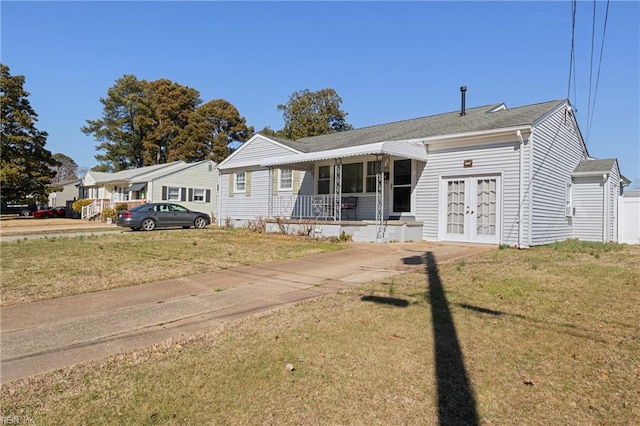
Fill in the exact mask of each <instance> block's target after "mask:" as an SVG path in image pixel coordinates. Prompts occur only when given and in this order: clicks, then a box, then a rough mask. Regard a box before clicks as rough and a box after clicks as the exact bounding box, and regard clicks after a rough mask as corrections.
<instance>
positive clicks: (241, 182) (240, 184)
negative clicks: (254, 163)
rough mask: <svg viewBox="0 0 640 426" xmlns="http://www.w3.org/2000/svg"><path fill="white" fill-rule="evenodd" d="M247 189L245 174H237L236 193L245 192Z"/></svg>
mask: <svg viewBox="0 0 640 426" xmlns="http://www.w3.org/2000/svg"><path fill="white" fill-rule="evenodd" d="M245 189H246V176H245V173H244V172H238V173H236V174H235V192H245Z"/></svg>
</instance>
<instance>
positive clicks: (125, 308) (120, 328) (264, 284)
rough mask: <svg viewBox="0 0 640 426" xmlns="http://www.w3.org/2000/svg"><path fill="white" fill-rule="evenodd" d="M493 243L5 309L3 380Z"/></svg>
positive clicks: (267, 268) (392, 248)
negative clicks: (426, 258) (426, 254)
mask: <svg viewBox="0 0 640 426" xmlns="http://www.w3.org/2000/svg"><path fill="white" fill-rule="evenodd" d="M492 249H494V247H492V246H468V245H449V244H430V243H425V242H418V243H401V244H371V243H352V244H351V246H350V248H348V249H346V250H343V251H339V252H332V253H323V254H318V255H311V256H306V257H303V258H299V259H292V260H284V261H278V262H270V263H266V264H263V265H257V266H247V267H239V268H234V269H229V270H224V271H218V272H212V273H207V274H201V275H195V276H190V277H183V278H178V279H173V280H167V281H161V282H154V283H148V284H142V285H138V286H133V287H125V288H117V289H112V290H107V291H102V292H96V293H90V294H83V295H77V296H70V297H65V298H60V299H52V300H45V301H41V302H34V303H28V304H22V305H15V306H8V307H5V308H2V312H1V320H2V321H1V326H2V337H1V338H2V354H1V361H2V364H1V366H0V381H1V382H2V383H6V382H9V381H12V380H16V379H20V378H23V377H28V376H32V375H37V374H41V373H44V372H47V371H51V370H55V369H58V368H64V367H68V366H72V365H75V364H79V363H83V362H87V361H90V360H93V359H98V358H101V357H105V356H109V355H114V354H117V353H119V352H122V351H132V350H135V349H139V348H142V347H145V346H149V345H152V344H154V343H159V342H161V341H163V340H166V339H169V338H175V337H179V336H181V335H183V334H187V333H192V332H196V331H200V330H204V329H207V328H210V327H214V326H217V325H220V324H222V323H225V322H229V321H233V320H235V319H239V318H244V317H247V316H250V315H252V314H256V313H259V312H265V311H268V310H271V309H274V308H277V307H279V306H284V305H287V304H291V303H296V302H299V301H303V300H306V299H311V298H314V297H318V296H321V295H324V294H328V293H335V292H338V291H340V290H342V289H345V288H349V287H352V286H356V285H357V284H359V283H364V282H369V281H373V280H377V279H383V278H386V277H389V276H392V275H397V274H400V273H403V272H406V271H408V270H412V269H414V270H415V269H417V270H421V269H423V268H424V264H422V263H421V259H424V256H425V253H426V252H431V253H432V254H433V255H434V256H435V258H436V261H437V262H438V263H439V264H441V263H442V262H445V261H451V260H454V259H459V258H463V257H468V256H472V255H474V254H476V253H479V252H482V251H487V250H492Z"/></svg>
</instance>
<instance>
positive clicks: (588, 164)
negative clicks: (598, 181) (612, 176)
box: [571, 158, 618, 176]
mask: <svg viewBox="0 0 640 426" xmlns="http://www.w3.org/2000/svg"><path fill="white" fill-rule="evenodd" d="M617 166H618V160H616V159H615V158H605V159H602V160H582V161H580V162H579V163H578V165H577V166H576V168H575V169H574V170H573V173H572V174H571V175H572V176H591V175H601V174H603V173H610V172H611V170H612V169H613V168H614V167H617Z"/></svg>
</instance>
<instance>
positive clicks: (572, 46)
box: [567, 0, 577, 100]
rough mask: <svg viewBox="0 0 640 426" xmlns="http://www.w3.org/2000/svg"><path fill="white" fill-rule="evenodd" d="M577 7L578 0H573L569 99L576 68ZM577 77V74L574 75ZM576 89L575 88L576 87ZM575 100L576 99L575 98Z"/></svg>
mask: <svg viewBox="0 0 640 426" xmlns="http://www.w3.org/2000/svg"><path fill="white" fill-rule="evenodd" d="M576 7H577V0H573V1H572V2H571V53H570V55H569V83H568V85H567V99H569V97H570V96H571V73H572V72H573V70H574V68H575V64H574V58H575V50H574V48H575V39H576ZM574 79H575V76H574ZM574 90H575V88H574ZM574 100H575V99H574Z"/></svg>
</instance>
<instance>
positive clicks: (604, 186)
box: [602, 173, 609, 243]
mask: <svg viewBox="0 0 640 426" xmlns="http://www.w3.org/2000/svg"><path fill="white" fill-rule="evenodd" d="M608 180H609V174H608V173H603V174H602V181H603V183H602V242H603V243H606V242H607V228H608V226H609V223H608V222H609V221H608V220H607V219H608V218H607V212H608V210H609V209H608V205H607V198H608V197H607V193H608V192H609V183H608Z"/></svg>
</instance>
